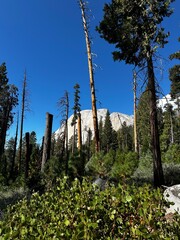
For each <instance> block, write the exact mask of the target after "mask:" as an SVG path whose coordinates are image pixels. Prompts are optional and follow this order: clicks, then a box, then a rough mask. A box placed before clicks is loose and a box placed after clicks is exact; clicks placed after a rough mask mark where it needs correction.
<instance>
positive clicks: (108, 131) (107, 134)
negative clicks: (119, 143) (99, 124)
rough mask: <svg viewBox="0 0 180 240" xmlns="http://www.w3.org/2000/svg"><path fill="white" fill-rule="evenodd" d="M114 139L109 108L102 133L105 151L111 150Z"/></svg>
mask: <svg viewBox="0 0 180 240" xmlns="http://www.w3.org/2000/svg"><path fill="white" fill-rule="evenodd" d="M114 140H115V139H114V132H113V127H112V122H111V118H110V112H109V110H108V111H107V113H106V117H105V121H104V126H103V134H102V150H103V151H104V152H105V153H107V152H109V150H110V149H112V148H113V144H114V143H113V141H114Z"/></svg>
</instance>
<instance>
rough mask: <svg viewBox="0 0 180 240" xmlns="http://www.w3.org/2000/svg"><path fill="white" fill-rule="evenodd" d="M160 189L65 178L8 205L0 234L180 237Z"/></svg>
mask: <svg viewBox="0 0 180 240" xmlns="http://www.w3.org/2000/svg"><path fill="white" fill-rule="evenodd" d="M164 216H165V209H164V201H163V199H162V194H161V192H160V190H154V189H152V188H151V187H149V186H147V185H146V186H144V187H139V188H136V187H134V186H126V185H125V186H121V185H119V186H118V187H117V188H115V187H113V186H112V187H108V188H106V189H105V190H104V191H100V189H99V188H98V187H97V186H96V185H93V184H91V183H90V182H88V181H86V180H83V182H82V184H80V182H79V181H78V180H75V181H74V182H73V183H72V184H71V185H69V184H68V179H67V178H64V179H63V180H60V181H59V184H58V186H57V187H56V188H55V189H53V190H51V191H49V192H47V193H45V194H43V195H41V196H40V195H39V194H38V193H34V194H33V195H32V197H31V199H30V201H29V202H28V201H27V200H26V199H24V200H22V201H20V202H19V203H18V204H16V205H14V206H12V207H10V208H9V209H8V212H7V215H6V216H5V218H4V221H1V222H0V239H3V240H5V239H8V240H9V239H13V240H14V239H30V240H31V239H65V240H66V239H74V240H75V239H78V240H81V239H83V240H87V239H99V240H101V239H103V240H104V239H109V240H111V239H112V240H113V239H172V240H173V239H179V237H180V227H179V226H180V225H179V223H180V218H179V217H178V216H177V217H176V219H174V222H172V223H171V222H167V220H166V218H165V217H164Z"/></svg>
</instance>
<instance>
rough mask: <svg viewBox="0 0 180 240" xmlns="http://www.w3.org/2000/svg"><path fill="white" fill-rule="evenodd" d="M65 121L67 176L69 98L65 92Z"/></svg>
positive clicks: (67, 164)
mask: <svg viewBox="0 0 180 240" xmlns="http://www.w3.org/2000/svg"><path fill="white" fill-rule="evenodd" d="M65 96H66V119H65V140H66V141H65V145H66V147H65V149H66V169H65V173H66V175H68V168H69V148H68V118H69V96H68V93H67V92H66V94H65Z"/></svg>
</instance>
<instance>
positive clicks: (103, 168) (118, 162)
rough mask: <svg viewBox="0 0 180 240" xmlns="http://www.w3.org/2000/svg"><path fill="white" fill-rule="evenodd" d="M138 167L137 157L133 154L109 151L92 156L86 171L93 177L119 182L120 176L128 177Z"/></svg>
mask: <svg viewBox="0 0 180 240" xmlns="http://www.w3.org/2000/svg"><path fill="white" fill-rule="evenodd" d="M137 167H138V156H137V154H136V153H135V152H128V153H125V152H121V151H117V152H115V151H113V150H110V151H109V152H108V153H107V154H103V153H102V152H99V153H97V154H96V155H94V156H93V157H92V158H91V159H90V161H89V162H88V163H87V165H86V171H88V173H91V175H93V176H97V175H98V176H101V177H110V178H115V179H117V180H120V179H121V178H122V176H124V177H130V176H131V175H132V174H133V172H134V171H135V169H136V168H137Z"/></svg>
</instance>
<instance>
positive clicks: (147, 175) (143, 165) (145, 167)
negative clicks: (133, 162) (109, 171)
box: [132, 153, 153, 185]
mask: <svg viewBox="0 0 180 240" xmlns="http://www.w3.org/2000/svg"><path fill="white" fill-rule="evenodd" d="M132 179H133V180H134V181H135V182H136V183H137V184H140V185H141V184H143V183H150V184H152V183H153V159H152V155H151V153H146V154H144V155H142V156H141V157H140V159H139V165H138V168H137V169H136V170H135V172H134V174H133V176H132Z"/></svg>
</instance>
